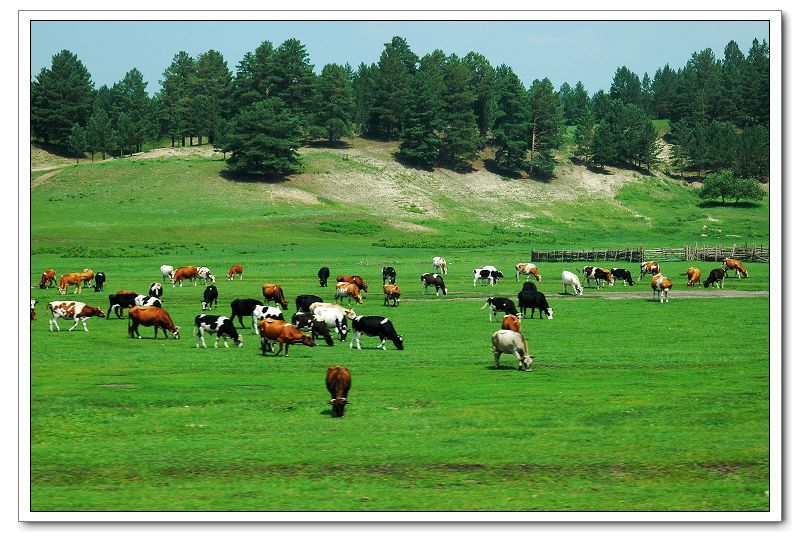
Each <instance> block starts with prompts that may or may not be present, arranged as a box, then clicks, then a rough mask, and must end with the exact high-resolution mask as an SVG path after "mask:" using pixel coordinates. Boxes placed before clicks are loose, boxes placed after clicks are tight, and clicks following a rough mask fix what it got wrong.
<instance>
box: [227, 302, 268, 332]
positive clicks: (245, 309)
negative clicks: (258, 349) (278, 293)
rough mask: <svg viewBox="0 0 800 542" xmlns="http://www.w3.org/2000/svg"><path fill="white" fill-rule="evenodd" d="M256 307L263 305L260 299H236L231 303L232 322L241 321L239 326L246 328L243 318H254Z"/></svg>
mask: <svg viewBox="0 0 800 542" xmlns="http://www.w3.org/2000/svg"><path fill="white" fill-rule="evenodd" d="M256 305H263V302H261V301H259V300H258V299H234V300H233V301H231V322H233V321H234V318H238V319H239V325H240V326H242V327H244V322H242V316H253V311H254V310H256Z"/></svg>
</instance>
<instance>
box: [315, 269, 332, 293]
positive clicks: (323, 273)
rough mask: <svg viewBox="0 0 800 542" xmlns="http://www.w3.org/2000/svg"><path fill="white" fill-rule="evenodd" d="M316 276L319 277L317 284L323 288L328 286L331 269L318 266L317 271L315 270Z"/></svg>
mask: <svg viewBox="0 0 800 542" xmlns="http://www.w3.org/2000/svg"><path fill="white" fill-rule="evenodd" d="M317 276H318V277H319V285H320V286H322V287H323V288H325V287H327V286H328V277H330V276H331V270H330V269H328V268H327V267H320V268H319V271H317Z"/></svg>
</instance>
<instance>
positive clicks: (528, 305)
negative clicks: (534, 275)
mask: <svg viewBox="0 0 800 542" xmlns="http://www.w3.org/2000/svg"><path fill="white" fill-rule="evenodd" d="M537 291H538V289H537V288H536V285H535V284H534V283H532V282H525V283H523V284H522V290H520V292H519V293H518V294H517V300H518V301H519V310H521V311H522V316H523V317H525V314H527V311H528V309H533V308H534V303H535V299H534V295H533V294H535V293H536V292H537ZM531 318H533V311H531Z"/></svg>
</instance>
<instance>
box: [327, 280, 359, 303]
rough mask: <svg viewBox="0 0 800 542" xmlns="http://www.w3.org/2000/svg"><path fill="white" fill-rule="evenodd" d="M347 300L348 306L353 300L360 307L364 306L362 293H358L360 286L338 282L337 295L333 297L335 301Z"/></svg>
mask: <svg viewBox="0 0 800 542" xmlns="http://www.w3.org/2000/svg"><path fill="white" fill-rule="evenodd" d="M345 297H346V298H347V305H348V306H349V305H350V303H351V302H352V300H353V299H355V300H356V303H358V304H359V305H363V304H364V299H363V298H362V297H361V292H359V291H358V286H356V285H355V284H353V283H350V282H337V283H336V293H335V294H334V296H333V300H334V301H338V300H340V299H342V298H345Z"/></svg>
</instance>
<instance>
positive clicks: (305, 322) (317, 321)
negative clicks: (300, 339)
mask: <svg viewBox="0 0 800 542" xmlns="http://www.w3.org/2000/svg"><path fill="white" fill-rule="evenodd" d="M292 324H294V327H296V328H297V329H299V330H300V331H310V332H311V339H313V340H314V342H316V340H317V338H318V337H322V338H323V339H325V344H327V345H328V346H333V337H331V331H330V330H329V329H328V326H327V325H325V321H324V320H323V319H322V318H320V317H318V316H314V315H313V314H311V313H310V312H296V313H294V314H293V315H292Z"/></svg>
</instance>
